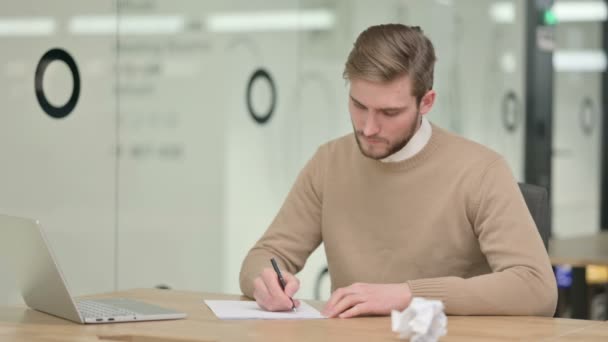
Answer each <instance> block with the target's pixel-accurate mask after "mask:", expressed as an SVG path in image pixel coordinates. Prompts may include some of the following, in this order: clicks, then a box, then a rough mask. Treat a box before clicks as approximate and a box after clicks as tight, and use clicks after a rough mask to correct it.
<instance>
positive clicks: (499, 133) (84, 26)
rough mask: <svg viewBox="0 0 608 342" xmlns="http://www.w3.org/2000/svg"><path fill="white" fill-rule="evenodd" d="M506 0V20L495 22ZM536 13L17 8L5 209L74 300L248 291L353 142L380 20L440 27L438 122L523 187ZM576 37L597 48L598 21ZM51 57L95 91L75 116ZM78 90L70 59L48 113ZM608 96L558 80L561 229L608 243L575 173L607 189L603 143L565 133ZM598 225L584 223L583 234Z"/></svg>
mask: <svg viewBox="0 0 608 342" xmlns="http://www.w3.org/2000/svg"><path fill="white" fill-rule="evenodd" d="M505 4H507V11H506V13H507V15H506V17H505V16H504V15H503V16H502V17H501V16H500V15H498V16H497V15H496V6H499V7H500V6H504V5H505ZM524 7H525V6H524V0H516V1H511V2H505V1H487V2H483V4H480V3H479V1H477V0H458V1H428V0H410V1H401V0H383V1H381V2H380V3H379V2H378V1H372V0H353V1H341V0H288V1H281V0H255V1H250V0H249V1H248V0H239V1H231V2H225V1H219V0H218V1H197V0H179V1H160V0H129V1H126V0H121V1H114V2H104V3H99V2H93V1H86V2H82V1H80V2H79V1H70V0H61V1H55V2H53V3H49V4H47V3H39V2H35V1H22V2H17V1H10V2H4V3H2V4H0V13H2V15H1V18H0V20H7V18H9V19H11V18H12V19H15V18H16V19H27V20H34V19H35V20H38V19H43V22H42V24H40V25H41V26H40V25H39V26H40V28H39V30H38V31H36V32H30V33H29V34H27V35H25V36H24V35H23V34H19V35H17V34H15V33H14V32H13V33H0V42H2V44H3V46H4V47H6V48H5V49H3V54H2V56H1V57H0V84H2V85H4V86H3V87H2V90H3V91H2V92H0V99H1V100H2V103H4V104H5V107H4V111H2V113H1V114H0V139H2V140H1V141H2V144H0V146H1V147H0V149H1V150H0V151H1V152H2V155H3V156H4V158H3V161H4V162H3V167H2V171H0V172H1V173H0V174H1V175H2V177H1V178H0V189H2V191H1V192H0V212H2V213H10V214H16V215H25V216H30V217H36V218H38V219H40V220H41V222H42V223H43V226H44V227H45V228H46V230H47V231H48V234H49V237H50V241H51V245H52V247H53V249H54V250H55V254H56V255H57V258H58V260H59V262H60V264H61V266H62V267H63V270H64V273H65V275H66V278H67V280H68V282H69V283H70V285H71V288H72V290H73V292H74V293H75V294H77V295H80V294H85V293H94V292H104V291H111V290H114V289H126V288H133V287H154V286H158V285H166V286H169V287H172V288H177V289H185V290H196V291H223V292H229V293H238V292H239V288H238V271H239V269H240V264H241V261H242V259H243V257H244V256H245V254H246V253H247V251H248V249H249V248H250V247H251V245H252V244H253V243H254V242H255V241H256V240H257V239H258V238H259V237H260V236H261V234H263V232H264V231H265V229H266V228H267V226H268V224H269V223H270V222H271V220H272V219H273V218H274V215H275V214H276V212H277V210H278V209H279V207H280V205H281V204H282V202H283V199H284V198H285V196H286V194H287V192H288V191H289V189H290V188H291V184H292V182H293V180H294V179H295V177H296V175H297V174H298V172H299V170H300V169H301V167H302V166H303V165H304V164H305V163H306V161H307V160H308V159H309V158H310V157H311V156H312V155H313V153H314V152H315V150H316V149H317V147H318V146H319V145H321V144H322V143H324V142H326V141H327V140H329V139H332V138H334V137H337V136H340V135H343V134H346V133H348V132H350V131H351V130H352V128H351V124H350V120H349V115H348V110H347V94H348V85H347V84H346V82H345V81H344V80H343V79H342V77H341V75H342V70H343V64H344V61H345V59H346V57H347V54H348V52H349V51H350V48H351V47H352V43H353V41H354V39H355V38H356V37H357V35H358V34H359V33H360V32H361V31H362V30H363V29H365V28H366V27H368V26H369V25H372V24H378V23H385V22H402V23H406V24H410V25H420V26H421V27H422V28H423V29H424V31H425V32H426V33H427V34H428V35H429V36H430V38H431V39H432V41H433V42H434V44H435V47H436V50H437V55H438V63H437V66H436V73H435V79H436V81H435V85H434V87H435V89H436V90H437V93H438V98H437V103H436V107H435V108H434V110H433V111H432V112H431V113H430V114H429V115H428V118H429V119H430V120H431V121H432V122H434V123H436V124H438V125H439V126H442V127H445V128H447V129H450V130H452V131H454V132H456V133H459V134H462V135H464V136H466V137H469V138H471V139H473V140H476V141H478V142H480V143H483V144H486V145H488V146H490V147H491V148H493V149H495V150H497V151H498V152H500V153H502V154H503V155H504V156H505V157H506V159H507V161H508V162H509V164H510V166H511V168H512V170H513V172H514V173H515V175H516V177H517V178H518V179H520V180H521V179H522V178H523V147H524V139H523V132H524V129H525V127H524V123H525V113H524V109H523V103H524V100H525V99H524V95H525V89H524V77H525V70H524V53H525V51H524V36H523V35H524V32H525V30H524V29H525V28H524V22H525V21H524V16H525V13H524V12H523V11H524ZM277 11H281V12H280V13H282V15H288V14H289V12H290V11H292V12H293V11H296V13H300V14H301V15H302V17H300V19H299V20H301V21H299V25H300V26H299V28H297V27H295V28H294V27H290V28H289V27H288V28H285V27H283V28H282V29H277V28H275V29H259V28H258V29H255V28H252V27H249V28H243V20H240V21H239V22H240V23H241V24H240V25H241V26H240V27H239V26H238V25H237V26H221V22H220V23H219V24H218V21H214V20H216V19H217V18H221V16H222V15H232V14H249V15H251V14H260V13H261V12H263V13H266V14H270V18H273V15H274V16H275V18H276V15H277V13H279V12H277ZM297 11H299V12H297ZM311 11H313V12H311ZM314 11H321V13H323V14H324V15H327V14H329V16H330V18H332V19H331V20H330V21H329V22H327V21H325V22H323V21H321V24H319V23H318V22H317V25H318V26H315V27H312V28H311V27H306V26H305V25H306V22H305V20H304V19H302V18H304V14H310V13H314ZM286 13H287V14H286ZM500 13H503V14H504V13H505V12H504V11H503V12H500ZM218 16H219V17H218ZM223 18H224V19H226V17H223ZM142 19H143V22H142ZM241 19H242V18H241ZM49 20H50V21H51V22H55V26H54V28H53V29H52V30H50V31H48V32H47V31H44V28H45V27H47V28H48V25H47V24H45V23H46V22H47V21H49ZM150 20H151V21H150ZM272 20H273V19H268V17H266V21H265V24H268V23H269V22H272ZM151 22H152V23H153V24H152V25H151V24H150V23H151ZM34 23H35V21H34ZM108 23H109V25H108ZM214 23H215V25H216V26H213V25H214ZM323 23H324V24H323ZM263 24H264V23H263ZM28 25H29V26H28V27H32V26H31V25H32V22H29V24H28ZM45 25H47V26H45ZM224 25H226V22H224ZM302 25H304V26H302ZM34 27H38V26H36V25H34ZM564 30H570V29H564ZM576 30H578V32H579V33H574V36H576V35H577V34H578V35H581V34H582V35H583V36H584V37H586V38H584V39H583V40H584V41H587V39H590V41H589V46H595V45H593V44H596V43H597V44H599V43H598V42H597V39H599V37H598V36H597V33H596V31H595V27H588V26H584V27H580V28H576V29H575V31H576ZM581 32H582V33H581ZM568 35H572V34H570V33H565V34H564V35H561V33H560V35H559V37H558V42H559V44H566V43H567V42H569V41H577V40H576V39H575V38H568V39H566V38H561V37H562V36H563V37H566V36H568ZM562 39H563V40H564V43H562ZM568 44H569V43H568ZM585 44H587V43H585ZM564 46H566V45H564ZM585 46H588V45H585ZM53 47H61V48H63V49H65V50H66V51H68V52H69V53H70V54H71V55H72V56H73V57H74V59H75V60H76V63H77V65H78V68H79V71H80V78H81V93H80V97H79V100H78V103H77V105H76V107H75V109H74V111H73V112H71V113H70V115H68V116H67V117H65V118H62V119H55V118H51V117H50V116H48V115H47V114H45V112H44V111H43V110H42V108H41V107H40V105H39V104H38V102H37V100H36V95H35V91H34V81H33V80H34V73H35V70H36V65H37V63H38V60H39V59H40V57H41V56H42V55H43V54H44V53H45V52H46V51H48V50H49V49H51V48H53ZM259 70H264V71H266V72H267V73H268V75H269V77H270V78H271V79H272V85H273V86H274V90H275V91H274V100H275V103H274V108H273V113H272V117H271V118H270V119H269V120H268V121H266V122H265V123H258V122H256V121H255V120H254V119H253V118H252V117H251V115H250V113H249V109H248V107H247V100H248V99H249V101H250V104H251V106H252V108H253V110H254V111H255V112H257V113H259V114H262V115H263V114H265V113H266V112H267V111H268V110H269V108H271V107H272V99H273V91H272V87H271V86H270V84H269V83H268V81H267V80H265V79H264V78H263V77H262V78H257V79H256V81H254V82H253V83H252V86H251V89H250V91H249V93H248V92H247V86H248V83H249V81H250V79H251V77H252V76H253V75H254V73H255V72H256V71H259ZM71 82H72V80H71V76H70V73H69V70H68V68H67V67H66V65H65V64H62V63H60V62H53V63H51V64H50V66H49V68H48V69H47V71H46V73H45V77H44V90H45V93H46V94H47V96H48V98H49V99H50V101H51V102H52V103H54V104H55V105H61V104H62V103H65V102H66V101H67V99H68V98H69V96H70V94H71V91H72V83H71ZM581 84H585V85H586V86H585V87H582V86H581ZM599 87H600V85H599V78H597V80H596V76H594V75H591V74H580V73H579V74H558V75H557V77H556V99H558V100H557V103H556V105H555V108H556V115H558V119H556V122H557V124H556V136H557V137H558V138H556V146H557V147H556V148H557V150H558V151H560V150H561V149H562V147H560V146H562V145H560V144H562V142H567V143H568V144H567V145H568V146H567V149H569V150H570V152H569V154H568V155H569V156H570V157H568V158H565V159H558V158H562V156H560V155H559V153H558V156H557V157H556V163H557V164H556V165H554V170H557V171H556V175H555V177H556V189H555V196H556V197H555V199H556V202H555V203H556V206H557V207H558V208H560V209H558V210H554V215H555V216H554V223H555V225H556V227H557V228H556V231H557V233H558V235H575V234H580V233H583V232H587V231H594V230H597V222H595V221H593V220H590V219H589V218H590V217H593V215H595V213H594V212H593V211H594V210H597V209H594V208H595V207H594V206H595V205H596V203H595V202H594V201H595V197H597V196H598V195H597V192H596V190H595V189H593V185H592V184H591V185H584V186H579V187H575V184H576V185H580V184H581V183H580V182H573V181H572V179H577V178H579V177H580V178H585V179H587V178H589V177H591V178H593V177H596V176H598V172H599V161H598V162H597V163H596V161H595V159H594V158H595V156H596V154H598V153H599V142H598V141H597V140H598V139H597V137H599V134H600V132H598V131H597V130H594V131H593V132H592V134H591V135H583V134H582V133H580V132H579V131H577V130H573V129H571V127H573V125H574V123H573V122H571V121H568V120H570V119H571V117H572V115H571V114H570V113H571V112H572V111H575V107H576V106H577V104H578V103H580V102H581V101H582V100H581V98H587V97H590V98H591V99H592V100H594V99H596V98H597V99H599V89H600V88H599ZM558 94H559V95H558ZM596 103H598V104H599V101H598V102H596ZM598 113H599V112H598ZM599 126H600V125H599V123H598V124H597V125H595V127H597V128H599ZM560 132H561V133H560ZM558 142H559V143H558ZM598 160H599V158H598ZM560 177H561V178H560ZM560 179H562V180H563V181H561V180H560ZM598 179H599V178H598ZM566 199H567V200H568V201H571V202H572V201H575V202H576V203H574V202H572V203H571V202H567V201H566ZM598 201H599V200H598ZM598 203H599V202H598ZM561 208H563V209H564V210H561ZM581 208H583V209H584V210H579V209H581ZM585 210H587V211H585ZM556 212H557V213H556ZM585 220H587V221H585ZM583 221H584V222H586V223H585V224H584V227H585V228H581V227H582V225H577V224H574V223H576V222H583ZM325 264H326V262H325V254H324V251H323V248H322V247H321V248H320V249H318V250H317V251H315V253H313V255H312V256H311V258H310V259H309V261H308V263H307V264H306V266H305V269H304V270H303V272H302V273H301V274H300V277H301V279H302V290H301V293H300V296H301V297H303V298H311V297H312V296H313V287H314V283H315V280H316V278H317V275H318V273H319V272H320V270H321V269H322V268H323V267H324V265H325ZM0 267H1V265H0ZM1 270H2V269H0V271H1ZM328 287H329V284H328V283H324V287H323V294H324V296H326V295H327V293H328ZM0 293H7V294H8V295H7V296H4V297H0V304H1V303H6V302H11V303H13V302H18V301H19V300H20V299H19V295H18V294H17V292H16V290H15V287H14V285H13V284H10V280H6V281H3V282H1V283H0Z"/></svg>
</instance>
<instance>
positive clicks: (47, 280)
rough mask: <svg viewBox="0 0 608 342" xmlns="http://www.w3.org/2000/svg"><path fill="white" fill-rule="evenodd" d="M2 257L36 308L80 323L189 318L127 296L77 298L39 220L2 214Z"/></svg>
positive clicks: (24, 297) (0, 238)
mask: <svg viewBox="0 0 608 342" xmlns="http://www.w3.org/2000/svg"><path fill="white" fill-rule="evenodd" d="M0 257H1V258H2V259H3V260H4V263H6V264H7V266H8V268H9V269H12V271H13V273H14V275H15V278H16V280H17V284H18V286H19V288H20V289H21V294H22V296H23V299H24V301H25V303H26V304H27V305H28V306H29V307H30V308H32V309H34V310H38V311H41V312H44V313H47V314H51V315H54V316H57V317H61V318H65V319H68V320H70V321H74V322H77V323H82V324H85V323H86V324H88V323H112V322H133V321H152V320H167V319H180V318H185V317H186V314H185V313H182V312H177V311H174V310H169V309H165V308H162V307H159V306H156V305H151V304H147V303H143V302H139V301H135V300H131V299H127V298H108V299H95V300H74V299H73V298H72V296H71V295H70V292H69V291H68V287H67V284H66V282H65V279H64V278H63V276H62V273H61V270H60V268H59V264H57V260H56V259H55V258H54V256H53V252H52V251H51V248H50V246H49V243H48V240H47V238H46V236H45V235H44V231H43V230H42V227H41V226H40V223H39V222H38V221H37V220H32V219H28V218H21V217H13V216H6V215H0Z"/></svg>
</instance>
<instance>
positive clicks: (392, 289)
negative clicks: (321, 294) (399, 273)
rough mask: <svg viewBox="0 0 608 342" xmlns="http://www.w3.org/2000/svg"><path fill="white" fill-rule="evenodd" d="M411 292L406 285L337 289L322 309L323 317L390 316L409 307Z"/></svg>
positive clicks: (355, 286) (361, 286) (376, 285)
mask: <svg viewBox="0 0 608 342" xmlns="http://www.w3.org/2000/svg"><path fill="white" fill-rule="evenodd" d="M411 300H412V292H411V290H410V287H409V285H407V284H362V283H355V284H353V285H350V286H347V287H343V288H340V289H337V290H336V291H334V293H332V295H331V297H330V298H329V301H328V302H327V304H326V305H325V308H324V309H323V312H322V314H323V316H325V317H328V318H332V317H340V318H349V317H355V316H364V315H390V313H391V310H404V309H405V308H407V307H408V305H410V302H411Z"/></svg>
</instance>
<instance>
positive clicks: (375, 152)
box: [348, 75, 435, 159]
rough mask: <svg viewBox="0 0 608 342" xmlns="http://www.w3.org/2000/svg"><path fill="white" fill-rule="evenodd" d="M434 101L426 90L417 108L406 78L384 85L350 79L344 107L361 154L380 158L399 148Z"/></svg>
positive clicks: (405, 142) (406, 141) (431, 91)
mask: <svg viewBox="0 0 608 342" xmlns="http://www.w3.org/2000/svg"><path fill="white" fill-rule="evenodd" d="M434 100H435V92H434V91H433V90H429V91H428V92H427V93H426V94H425V95H424V97H423V98H422V101H421V103H420V106H418V105H417V104H416V98H415V97H414V96H413V95H412V85H411V82H410V79H409V77H408V76H407V75H404V76H400V77H398V78H396V79H395V80H393V81H390V82H386V83H378V82H371V81H366V80H362V79H352V80H351V81H350V98H349V101H348V108H349V111H350V117H351V121H352V124H353V129H354V131H355V137H356V138H357V144H358V145H359V149H360V150H361V153H363V155H365V156H366V157H368V158H372V159H383V158H386V157H388V156H390V155H391V154H393V153H395V152H397V151H399V150H400V149H402V148H403V146H405V145H406V144H407V143H408V142H409V141H410V139H411V138H412V136H414V133H416V131H417V130H418V128H419V127H420V120H421V118H422V115H424V114H426V113H428V112H429V110H430V109H431V107H432V105H433V102H434Z"/></svg>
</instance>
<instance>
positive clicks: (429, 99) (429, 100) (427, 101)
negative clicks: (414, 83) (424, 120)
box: [420, 89, 437, 115]
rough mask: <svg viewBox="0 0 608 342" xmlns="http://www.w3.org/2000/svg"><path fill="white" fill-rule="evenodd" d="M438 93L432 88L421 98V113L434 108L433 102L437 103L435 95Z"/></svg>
mask: <svg viewBox="0 0 608 342" xmlns="http://www.w3.org/2000/svg"><path fill="white" fill-rule="evenodd" d="M436 96H437V93H436V92H435V91H434V90H433V89H431V90H429V91H427V92H426V94H424V96H423V97H422V99H421V100H420V114H422V115H424V114H426V113H428V112H430V111H431V108H433V104H435V97H436Z"/></svg>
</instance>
